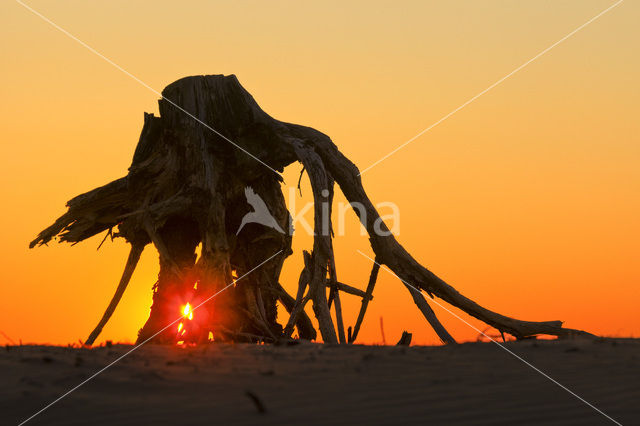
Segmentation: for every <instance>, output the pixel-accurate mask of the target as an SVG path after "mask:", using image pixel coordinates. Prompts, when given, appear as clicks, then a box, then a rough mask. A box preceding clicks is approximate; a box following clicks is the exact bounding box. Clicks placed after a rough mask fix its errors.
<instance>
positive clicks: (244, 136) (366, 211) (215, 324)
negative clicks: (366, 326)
mask: <svg viewBox="0 0 640 426" xmlns="http://www.w3.org/2000/svg"><path fill="white" fill-rule="evenodd" d="M162 95H163V98H162V99H161V100H160V101H159V110H160V116H159V117H156V116H154V115H152V114H145V117H144V125H143V128H142V132H141V135H140V140H139V142H138V145H137V147H136V150H135V153H134V156H133V161H132V164H131V167H130V168H129V173H128V174H127V176H125V177H122V178H120V179H117V180H115V181H113V182H111V183H109V184H107V185H105V186H102V187H100V188H96V189H94V190H92V191H89V192H86V193H84V194H82V195H79V196H77V197H75V198H73V199H72V200H70V201H69V202H68V203H67V207H68V210H67V212H66V213H65V214H63V215H62V216H61V217H60V218H58V219H57V220H56V221H55V223H53V224H52V225H51V226H49V227H48V228H46V229H45V230H43V231H42V232H41V233H40V234H39V235H38V236H37V237H36V238H35V239H34V240H33V241H32V242H31V244H30V247H34V246H36V245H42V244H46V243H48V242H49V241H51V240H52V239H53V238H55V237H56V236H57V237H59V240H60V241H61V242H69V243H73V244H75V243H77V242H80V241H83V240H85V239H87V238H89V237H91V236H93V235H96V234H98V233H100V232H103V231H105V230H107V229H112V228H113V227H117V232H115V233H114V234H113V236H114V237H123V238H125V240H126V241H127V242H129V243H130V244H134V243H135V244H136V250H138V248H139V247H144V245H146V244H148V243H150V242H151V243H153V244H154V246H155V247H156V248H157V249H158V251H159V254H160V264H161V273H160V275H161V277H160V278H161V279H159V280H158V285H157V286H156V287H155V293H154V305H153V306H152V310H151V311H152V313H151V315H150V318H149V321H147V323H148V324H149V323H152V325H153V326H149V327H147V325H145V327H143V330H141V335H140V337H141V338H142V337H143V336H148V335H149V333H150V332H152V331H153V330H158V329H159V327H160V326H161V324H163V323H170V321H172V320H174V319H175V315H176V314H177V312H176V306H174V305H175V304H176V303H177V302H176V300H182V299H184V298H185V297H191V298H193V299H194V300H208V299H207V298H209V297H211V296H213V295H214V294H217V292H219V291H220V290H221V289H224V288H227V286H229V284H230V283H232V282H233V278H232V276H233V272H234V271H236V272H237V273H246V272H248V271H252V268H254V267H256V266H257V265H260V264H261V262H262V261H263V260H265V259H268V258H270V256H272V255H273V254H274V253H281V254H279V255H278V256H276V257H274V258H273V259H272V260H270V261H269V262H268V263H267V264H266V265H264V266H261V267H260V268H261V271H262V272H261V273H256V274H254V273H252V274H249V276H248V277H247V279H246V280H243V282H240V283H237V284H236V285H234V286H230V287H229V288H228V290H226V291H224V292H222V293H220V294H219V295H217V296H216V297H215V298H213V299H212V300H211V302H210V304H207V306H206V307H203V308H202V309H201V312H199V313H198V317H199V318H200V319H201V321H202V323H201V324H200V326H198V327H196V326H195V325H194V326H193V327H192V328H193V329H192V330H191V333H192V337H191V338H192V339H195V340H197V341H203V340H205V339H206V338H207V336H208V333H209V332H213V334H214V336H215V338H216V339H220V340H224V339H232V340H234V339H236V338H246V336H256V335H257V336H260V335H262V336H264V338H265V339H267V338H268V339H270V340H274V339H273V336H276V337H277V336H278V335H282V336H284V337H287V336H290V335H291V333H292V332H293V327H296V326H297V327H298V329H299V331H300V335H301V337H302V334H303V333H304V334H305V335H306V336H309V335H310V334H311V333H310V332H309V330H308V329H306V330H304V331H303V330H302V329H303V328H305V327H308V324H307V325H301V323H300V322H299V321H298V318H303V319H304V316H305V315H304V306H305V304H306V302H307V301H308V300H312V302H313V310H314V313H315V316H316V318H317V320H318V326H319V330H320V333H321V334H322V338H323V340H324V341H325V342H327V343H337V342H338V341H340V342H344V341H345V340H347V341H348V342H353V341H355V339H356V337H357V335H358V332H359V330H360V327H361V324H362V321H363V318H364V313H365V311H366V308H367V305H368V303H369V301H370V299H371V297H372V292H373V287H374V285H375V279H376V277H377V274H378V270H379V269H378V268H379V266H375V265H374V268H373V270H372V274H371V277H370V280H369V285H368V286H367V291H366V292H365V293H364V296H365V297H363V300H362V306H361V309H360V313H359V315H358V319H357V321H356V324H355V326H354V328H353V330H352V332H351V333H349V338H348V339H346V338H345V336H344V334H345V333H344V326H343V324H342V321H343V320H342V306H341V303H340V294H339V291H342V290H347V292H351V294H358V295H361V296H362V294H361V293H358V292H354V291H353V289H352V288H350V287H347V286H345V285H341V284H340V283H339V282H338V279H337V272H336V270H335V259H334V253H333V247H332V240H331V239H332V236H333V233H332V229H331V221H330V207H331V201H332V198H333V187H334V181H335V183H337V184H338V186H339V187H340V189H341V190H342V192H343V193H344V195H345V196H346V198H347V200H348V201H349V202H351V203H352V204H356V203H357V204H359V205H360V206H362V207H363V210H361V209H354V211H355V213H356V215H358V217H359V219H360V221H361V223H362V224H363V226H364V227H365V229H366V230H367V232H368V234H369V237H370V243H371V247H372V249H373V251H374V253H375V257H376V259H377V262H380V263H381V264H384V265H386V266H388V267H389V268H390V270H391V271H392V272H393V273H395V274H396V275H397V276H398V277H399V278H400V279H401V280H402V281H403V282H404V283H405V285H408V286H415V287H416V288H418V289H420V290H423V291H426V292H427V293H428V294H429V295H431V296H435V297H439V298H440V299H442V300H444V301H445V302H447V303H449V304H451V305H453V306H455V307H457V308H459V309H461V310H462V311H464V312H466V313H468V314H469V315H471V316H474V317H475V318H477V319H479V320H481V321H483V322H485V323H486V324H488V325H490V326H492V327H495V328H496V329H498V330H499V331H500V332H501V333H509V334H511V335H513V336H515V337H516V338H519V339H521V338H527V337H532V336H536V335H540V334H546V335H555V336H559V337H572V336H591V335H590V334H589V333H586V332H583V331H580V330H572V329H566V328H563V327H562V323H561V322H560V321H543V322H534V321H521V320H517V319H515V318H510V317H507V316H504V315H501V314H498V313H496V312H493V311H491V310H489V309H487V308H484V307H483V306H480V305H479V304H477V303H476V302H474V301H472V300H470V299H469V298H467V297H465V296H463V295H462V294H460V293H459V292H458V291H457V290H456V289H455V288H453V287H452V286H450V285H449V284H447V283H446V282H444V281H443V280H442V279H440V278H439V277H438V276H436V275H435V274H433V273H432V272H431V271H430V270H428V269H427V268H425V267H424V266H422V265H421V264H419V263H418V262H417V261H416V260H415V259H414V258H413V257H412V256H411V255H410V254H409V253H408V252H407V251H406V250H405V249H404V248H403V247H402V245H400V243H399V242H398V241H397V240H396V238H395V237H394V236H393V235H391V233H390V232H389V230H388V228H387V226H386V225H385V224H384V223H383V222H382V220H381V218H380V215H379V214H378V212H377V211H376V209H375V207H374V206H373V204H372V202H371V200H370V199H369V198H368V196H367V194H366V192H365V190H364V188H363V186H362V182H361V179H360V176H359V172H358V169H357V167H356V166H355V165H354V164H353V163H352V162H351V161H349V159H347V158H346V157H345V156H344V155H343V154H342V153H341V152H340V151H339V150H338V148H337V147H336V145H335V144H334V143H333V142H332V141H331V139H330V138H329V137H328V136H326V135H324V134H323V133H321V132H319V131H317V130H315V129H312V128H309V127H304V126H300V125H295V124H290V123H285V122H281V121H278V120H275V119H273V118H272V117H270V116H269V115H268V114H267V113H265V112H264V111H263V110H262V109H261V108H260V107H259V106H258V104H257V103H256V102H255V100H254V99H253V97H252V96H251V95H250V94H249V93H248V92H247V91H246V90H245V89H244V88H243V87H242V86H241V85H240V83H239V82H238V80H237V78H236V77H235V76H221V75H213V76H193V77H187V78H183V79H180V80H178V81H176V82H174V83H172V84H170V85H169V86H167V87H166V88H165V89H164V90H163V92H162ZM176 105H177V107H176ZM194 117H195V118H196V119H194ZM203 123H204V124H203ZM295 161H299V162H301V163H302V165H303V167H304V169H303V170H304V171H306V172H307V174H308V176H309V179H310V181H311V188H312V192H313V199H314V232H315V236H314V242H313V250H312V253H311V255H310V256H309V262H308V263H309V265H307V266H305V271H306V272H304V271H303V272H304V277H303V274H301V279H300V282H299V286H298V294H297V295H296V298H295V300H293V303H291V302H292V301H291V300H290V299H288V298H287V297H285V296H283V295H282V293H278V292H279V289H278V287H279V286H280V284H279V275H280V272H281V268H282V264H283V262H284V259H285V258H286V257H287V256H288V255H289V254H290V253H291V235H289V234H287V233H285V234H286V235H282V234H281V233H279V232H278V231H276V230H274V229H271V228H269V227H265V226H263V225H258V224H252V225H249V226H248V227H245V228H242V230H241V231H239V227H238V225H239V223H240V220H241V219H242V217H243V215H244V214H245V213H246V212H248V211H249V207H248V206H247V204H246V200H245V199H244V193H245V189H246V188H247V187H251V188H252V189H253V190H255V192H256V194H258V195H259V196H260V197H262V198H263V200H264V201H265V202H266V205H267V206H268V207H269V209H272V210H273V211H271V212H270V213H271V214H272V215H273V217H274V218H275V219H276V222H277V223H278V227H280V228H281V229H286V230H290V229H291V223H290V216H289V215H288V212H286V205H285V203H284V199H283V197H282V192H281V189H280V188H279V184H280V182H281V181H282V178H281V176H280V174H279V172H281V171H282V170H283V169H284V167H286V166H287V165H289V164H291V163H293V162H295ZM327 198H329V204H328V205H329V211H328V212H327V211H326V210H325V209H323V203H325V202H326V201H327ZM172 223H173V224H175V223H182V224H188V225H184V226H182V227H178V228H173V229H172V228H171V226H170V224H172ZM168 224H169V225H168ZM182 234H185V235H186V236H187V237H188V238H187V240H188V244H186V245H183V244H182V243H183V242H185V241H186V240H185V241H182V240H181V238H182V237H184V236H182V237H181V235H182ZM236 234H238V235H236ZM199 243H200V244H201V245H202V249H201V254H200V257H199V258H198V259H197V260H196V259H195V252H194V247H195V246H196V245H197V244H199ZM278 250H280V251H278ZM327 270H329V277H328V279H329V299H327ZM123 278H124V276H123ZM194 286H195V287H197V288H196V289H194ZM307 288H308V291H307V294H306V295H305V290H306V289H307ZM285 293H286V292H285ZM412 297H413V298H414V302H416V305H417V306H418V307H419V309H420V310H421V312H422V313H423V315H424V316H425V318H426V319H427V320H428V321H429V323H430V324H431V325H432V327H434V328H435V329H436V331H437V332H438V335H439V336H440V337H441V338H443V337H444V339H443V340H446V341H450V340H451V341H452V340H453V339H452V338H451V339H450V335H448V333H446V330H444V328H443V327H442V326H441V324H440V323H439V322H438V321H437V318H435V315H432V314H433V311H431V308H430V307H429V305H428V303H427V302H426V300H425V299H424V297H423V296H422V295H421V294H419V295H416V294H415V292H412ZM278 299H280V300H283V299H284V300H287V303H288V305H289V306H290V308H291V309H290V318H289V321H288V322H287V324H286V326H285V327H284V329H283V328H282V326H280V325H279V324H278V323H277V321H276V302H277V300H278ZM114 300H115V298H114ZM329 301H331V302H333V304H334V305H333V306H334V307H335V309H336V321H337V328H338V332H337V333H336V327H335V326H334V324H333V320H332V318H331V313H330V307H329ZM288 310H289V309H288ZM105 314H106V313H105ZM107 319H108V316H107ZM152 319H153V320H152ZM103 325H104V324H103ZM301 327H302V328H301ZM445 333H446V334H445ZM234 336H240V337H234ZM242 336H245V337H242ZM174 337H175V336H174ZM163 339H164V340H163ZM154 340H155V339H154ZM158 340H159V341H166V342H170V341H171V336H169V335H168V334H167V335H165V334H162V335H161V338H160V339H158ZM174 340H175V339H174Z"/></svg>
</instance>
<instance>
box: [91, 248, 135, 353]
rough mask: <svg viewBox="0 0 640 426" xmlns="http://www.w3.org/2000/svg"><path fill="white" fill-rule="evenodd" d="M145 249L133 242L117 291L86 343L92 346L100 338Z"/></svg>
mask: <svg viewBox="0 0 640 426" xmlns="http://www.w3.org/2000/svg"><path fill="white" fill-rule="evenodd" d="M143 249H144V245H142V244H132V245H131V250H130V251H129V258H128V259H127V264H126V265H125V267H124V272H122V277H121V278H120V282H119V283H118V287H117V288H116V292H115V294H114V295H113V298H112V299H111V302H110V303H109V306H107V309H106V310H105V312H104V314H103V315H102V318H101V319H100V321H99V322H98V325H96V328H94V329H93V331H92V332H91V334H90V335H89V337H88V338H87V340H86V341H85V342H84V344H85V345H88V346H91V345H93V342H95V340H96V339H97V338H98V336H99V335H100V333H101V332H102V329H103V328H104V326H105V325H106V324H107V322H108V321H109V318H111V315H113V312H114V311H115V310H116V307H117V306H118V303H120V299H122V295H123V294H124V291H125V290H126V288H127V285H129V281H131V276H132V275H133V271H134V270H135V269H136V266H137V265H138V261H139V260H140V255H141V254H142V250H143Z"/></svg>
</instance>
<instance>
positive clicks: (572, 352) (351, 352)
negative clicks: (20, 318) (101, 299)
mask: <svg viewBox="0 0 640 426" xmlns="http://www.w3.org/2000/svg"><path fill="white" fill-rule="evenodd" d="M506 347H507V348H509V350H511V351H513V352H514V353H516V354H518V355H519V356H520V357H522V358H523V359H525V360H527V361H528V362H530V363H531V364H533V365H535V366H536V367H537V368H539V369H540V370H542V371H544V372H546V373H547V374H548V375H549V376H551V377H553V378H554V379H555V380H557V381H558V382H560V383H562V384H563V385H564V386H566V387H567V388H569V389H571V390H572V391H573V392H575V393H576V394H578V395H580V396H581V397H582V398H584V399H585V400H587V401H589V402H590V403H592V404H593V405H595V406H596V407H598V408H599V409H601V410H602V411H604V412H605V413H607V414H608V415H609V416H611V417H613V418H614V419H615V420H617V421H619V422H620V423H622V424H640V341H639V340H631V339H617V340H605V339H602V340H597V341H565V342H551V341H526V342H518V343H507V344H506ZM130 349H131V346H125V345H116V346H112V347H101V348H96V349H92V350H88V349H78V348H63V347H52V346H19V347H17V346H13V347H7V348H0V354H1V355H0V423H1V424H3V425H4V424H7V425H11V424H19V423H20V422H21V421H23V420H25V419H26V418H28V417H29V416H30V415H32V414H34V413H35V412H37V411H38V410H40V409H41V408H43V407H44V406H45V405H47V404H48V403H50V402H51V401H53V400H55V399H56V398H58V397H59V396H60V395H62V394H64V393H65V392H66V391H68V390H69V389H71V388H73V387H74V386H76V385H77V384H79V383H80V382H82V381H83V380H85V379H86V378H88V377H89V376H91V375H92V374H93V373H95V372H96V371H98V370H100V369H101V368H103V367H104V366H106V365H107V364H109V363H110V362H112V361H113V360H115V359H116V358H118V356H119V355H121V354H123V353H125V352H126V351H128V350H130ZM336 423H338V424H343V423H344V424H354V423H358V424H576V425H578V424H579V425H585V424H611V421H609V420H607V418H605V417H604V416H603V415H601V414H599V413H598V412H596V411H595V410H594V409H592V408H590V407H589V406H587V405H586V404H585V403H584V402H581V401H580V400H578V399H577V398H576V397H574V396H572V395H571V394H569V393H568V392H567V391H565V390H563V389H561V388H560V387H559V386H558V385H556V384H554V383H552V382H551V381H550V380H549V379H547V378H545V377H543V376H542V375H541V374H539V373H537V372H536V371H534V370H532V369H531V367H528V366H527V365H525V364H524V363H523V362H521V361H519V360H518V359H516V358H515V357H513V356H512V355H510V354H508V353H507V352H506V351H504V350H503V349H501V348H499V347H497V346H496V345H495V344H493V343H467V344H462V345H458V346H455V347H410V348H408V347H395V346H387V347H382V346H350V347H338V346H322V345H317V344H310V343H306V344H298V345H292V346H257V345H226V344H211V345H207V346H203V347H192V348H178V347H164V346H155V345H146V346H143V347H141V348H140V349H138V350H136V351H135V352H133V353H132V354H130V355H129V356H127V357H126V358H124V359H122V360H121V361H120V362H118V363H117V364H115V365H113V366H112V367H110V368H109V369H107V370H106V371H104V372H103V373H102V374H100V375H98V376H97V377H96V378H95V379H93V380H91V381H90V382H88V383H86V384H85V385H83V386H82V387H80V388H79V389H77V390H76V391H75V392H73V393H71V394H70V395H68V396H67V397H65V398H64V399H62V400H61V401H59V402H58V403H56V404H55V405H53V406H51V407H50V408H49V409H48V410H46V411H44V412H42V413H41V414H39V415H38V416H37V417H35V418H34V419H32V420H31V421H30V422H28V424H33V425H39V424H42V425H76V424H77V425H86V424H90V425H95V426H100V425H119V424H125V425H153V424H160V425H164V424H171V425H179V424H187V425H190V424H203V425H204V424H206V425H215V424H225V425H226V424H336Z"/></svg>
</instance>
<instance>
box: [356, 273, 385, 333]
mask: <svg viewBox="0 0 640 426" xmlns="http://www.w3.org/2000/svg"><path fill="white" fill-rule="evenodd" d="M378 272H380V264H378V262H373V266H372V267H371V274H369V282H368V283H367V290H366V291H365V295H366V297H363V298H362V304H361V305H360V312H358V318H357V319H356V325H354V326H353V332H352V333H351V337H350V339H349V343H353V342H355V341H356V338H357V337H358V333H359V332H360V327H361V326H362V321H364V314H365V312H367V307H368V306H369V301H370V300H371V299H373V289H374V287H375V286H376V281H377V279H378Z"/></svg>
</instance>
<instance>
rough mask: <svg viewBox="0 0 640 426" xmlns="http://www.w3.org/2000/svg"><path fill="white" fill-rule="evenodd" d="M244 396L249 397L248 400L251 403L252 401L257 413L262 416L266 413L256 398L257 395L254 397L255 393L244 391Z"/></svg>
mask: <svg viewBox="0 0 640 426" xmlns="http://www.w3.org/2000/svg"><path fill="white" fill-rule="evenodd" d="M245 395H247V396H248V397H249V399H250V400H251V401H253V403H254V405H255V406H256V409H257V410H258V412H259V413H261V414H264V413H266V412H267V409H266V407H265V406H264V404H263V403H262V400H261V399H260V398H258V395H256V394H255V393H253V392H251V391H249V390H248V391H245Z"/></svg>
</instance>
